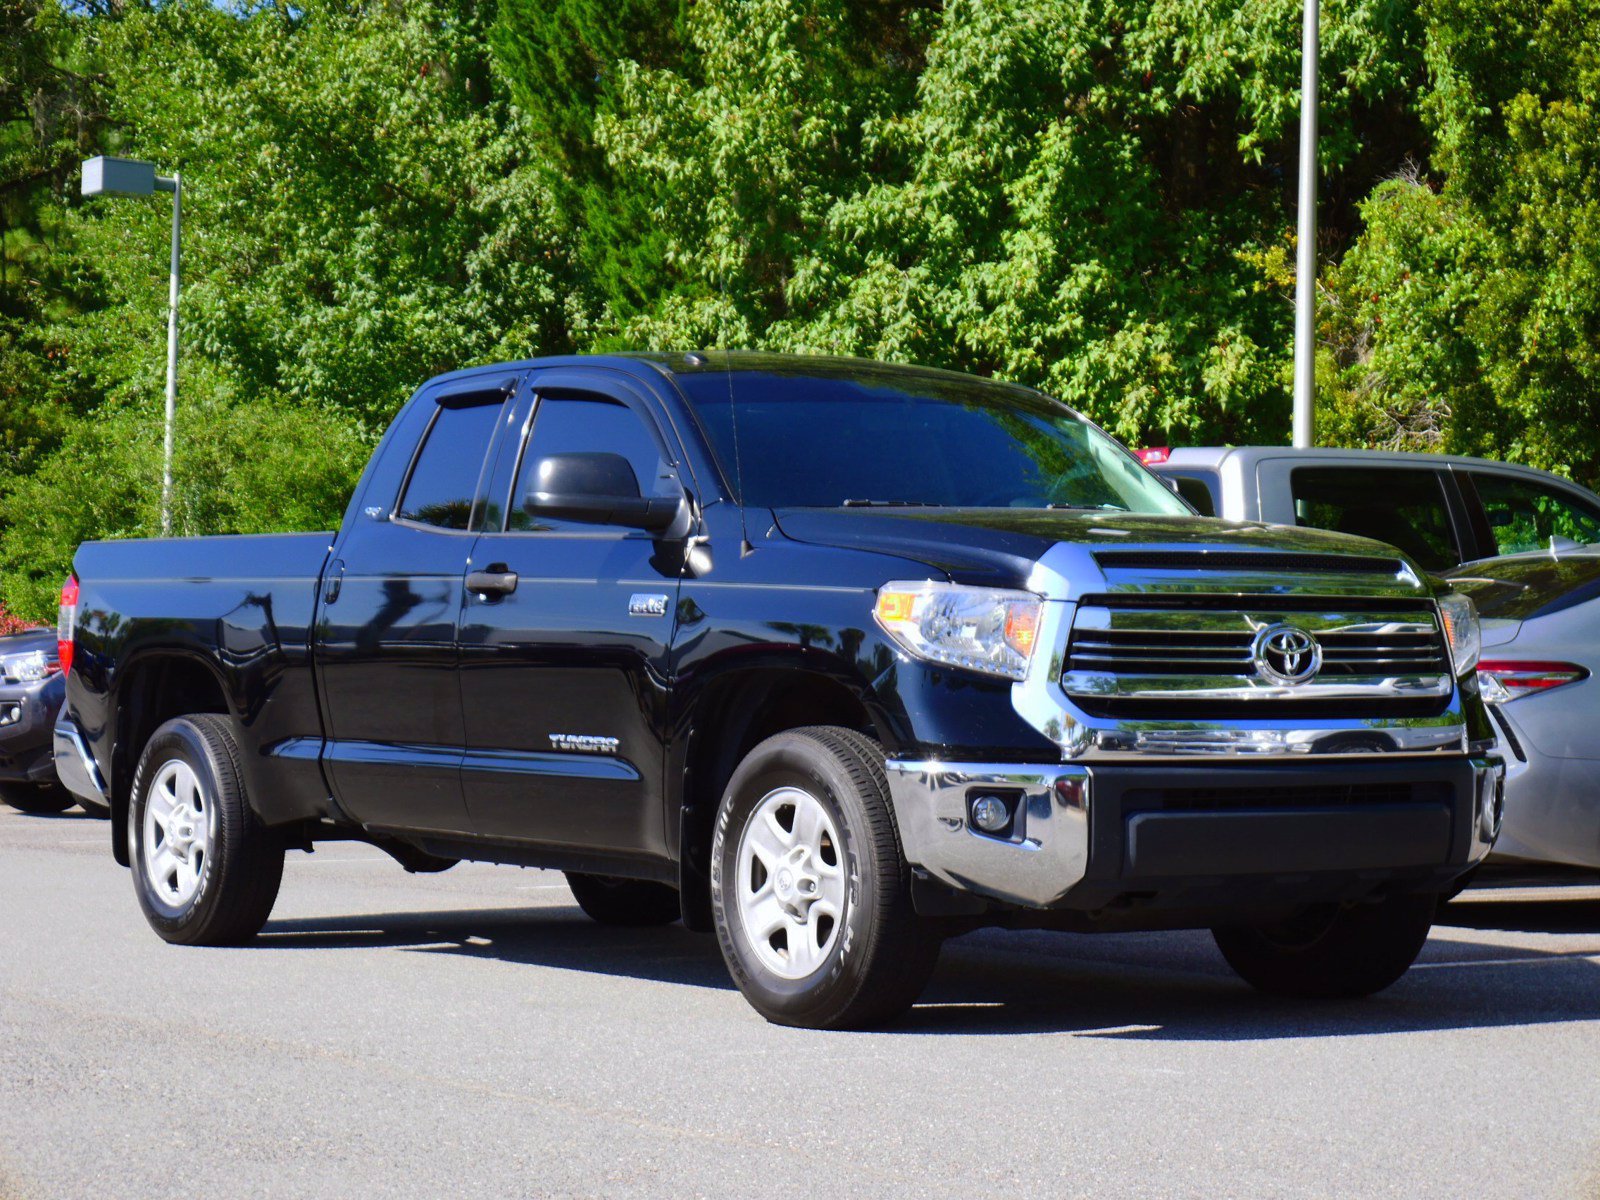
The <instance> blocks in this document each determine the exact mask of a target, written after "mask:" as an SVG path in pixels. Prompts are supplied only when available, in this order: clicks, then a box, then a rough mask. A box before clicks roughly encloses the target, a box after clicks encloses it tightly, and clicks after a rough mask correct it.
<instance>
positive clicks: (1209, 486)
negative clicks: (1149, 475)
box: [1156, 470, 1218, 517]
mask: <svg viewBox="0 0 1600 1200" xmlns="http://www.w3.org/2000/svg"><path fill="white" fill-rule="evenodd" d="M1156 474H1157V475H1160V476H1162V477H1163V478H1166V479H1170V480H1171V481H1172V486H1173V487H1174V488H1176V489H1177V492H1178V495H1180V496H1182V497H1183V498H1184V499H1185V500H1187V501H1188V502H1189V504H1190V505H1191V506H1192V507H1193V508H1194V510H1195V512H1197V513H1199V514H1200V515H1201V516H1202V517H1214V516H1216V515H1217V507H1218V506H1217V477H1216V475H1215V474H1214V473H1212V472H1199V471H1194V472H1183V473H1181V474H1180V473H1179V472H1177V471H1164V470H1158V471H1157V472H1156Z"/></svg>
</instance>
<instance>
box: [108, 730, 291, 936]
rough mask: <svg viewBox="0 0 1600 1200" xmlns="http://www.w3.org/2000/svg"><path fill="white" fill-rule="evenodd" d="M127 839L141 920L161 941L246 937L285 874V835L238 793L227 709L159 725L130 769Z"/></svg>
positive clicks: (240, 780)
mask: <svg viewBox="0 0 1600 1200" xmlns="http://www.w3.org/2000/svg"><path fill="white" fill-rule="evenodd" d="M128 846H129V849H130V860H131V865H132V868H133V886H134V891H135V892H136V893H137V895H138V897H139V906H140V907H141V908H142V909H143V910H144V915H145V919H146V920H148V921H149V922H150V926H151V928H152V929H154V930H155V931H156V932H157V933H158V934H160V935H161V937H163V938H164V939H166V940H167V941H169V942H175V943H179V944H182V945H189V946H230V945H237V944H239V943H240V942H245V941H248V940H249V939H250V938H252V937H254V936H255V935H256V934H257V933H258V932H260V929H261V927H262V926H263V925H265V924H266V922H267V917H268V916H269V915H270V914H271V912H272V905H273V902H274V901H275V900H276V899H277V896H278V884H279V882H280V881H281V879H282V877H283V842H282V839H281V838H279V836H278V835H277V833H275V832H274V831H273V830H270V829H268V828H266V827H265V826H263V825H262V824H261V821H260V819H259V818H258V817H257V816H256V814H255V812H254V810H253V809H251V807H250V804H249V802H248V800H247V798H246V796H245V789H244V780H243V778H242V777H241V774H240V770H239V749H238V744H237V742H236V741H235V740H234V736H233V730H232V728H231V727H230V726H229V724H228V721H227V718H226V717H221V716H217V715H215V714H211V713H203V714H198V715H195V716H188V717H178V718H176V719H174V720H171V721H168V722H167V723H166V724H165V725H163V726H161V728H159V729H157V730H156V732H155V735H154V736H153V737H151V739H150V741H149V743H148V744H147V745H146V746H145V748H144V753H143V754H142V755H141V756H140V758H139V768H138V770H137V771H136V772H135V774H134V778H133V795H132V797H131V799H130V801H129V804H128Z"/></svg>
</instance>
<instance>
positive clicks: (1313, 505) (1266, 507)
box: [1258, 455, 1472, 571]
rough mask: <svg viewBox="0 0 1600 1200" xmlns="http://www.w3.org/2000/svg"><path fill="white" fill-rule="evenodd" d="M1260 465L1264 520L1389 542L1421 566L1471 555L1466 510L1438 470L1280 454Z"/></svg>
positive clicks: (1440, 566) (1443, 566)
mask: <svg viewBox="0 0 1600 1200" xmlns="http://www.w3.org/2000/svg"><path fill="white" fill-rule="evenodd" d="M1258 470H1259V477H1260V480H1261V489H1262V497H1263V499H1262V506H1261V507H1262V519H1263V520H1268V521H1276V522H1279V523H1282V524H1295V525H1306V526H1311V527H1313V528H1316V529H1331V530H1334V531H1335V532H1338V533H1350V534H1355V535H1356V536H1358V537H1367V538H1373V539H1375V540H1376V541H1380V542H1387V543H1388V544H1389V545H1391V546H1397V547H1399V549H1401V550H1403V551H1404V552H1405V553H1406V554H1407V555H1409V556H1410V557H1411V558H1412V559H1413V560H1414V561H1415V562H1416V563H1417V564H1418V565H1419V566H1420V567H1422V569H1423V570H1425V571H1444V570H1448V569H1449V568H1451V567H1453V566H1456V565H1457V564H1458V563H1461V562H1465V561H1466V560H1467V559H1468V558H1470V557H1472V554H1471V546H1472V539H1471V534H1470V530H1469V529H1468V526H1467V522H1466V519H1465V514H1464V513H1462V512H1460V511H1458V510H1459V509H1460V503H1459V501H1458V500H1457V499H1456V498H1455V494H1454V493H1455V489H1454V488H1453V487H1452V486H1451V485H1450V482H1449V480H1448V477H1447V473H1446V472H1445V471H1443V470H1441V469H1438V468H1435V467H1431V466H1425V465H1414V464H1412V463H1410V462H1405V461H1388V462H1386V461H1383V460H1381V459H1354V460H1349V461H1340V460H1339V459H1337V458H1323V457H1320V456H1319V457H1307V458H1297V457H1294V456H1289V455H1285V456H1282V457H1277V458H1271V459H1264V460H1262V462H1261V463H1260V465H1259V467H1258ZM1269 495H1270V496H1271V497H1272V498H1273V502H1272V503H1271V504H1269V503H1268V502H1267V497H1268V496H1269Z"/></svg>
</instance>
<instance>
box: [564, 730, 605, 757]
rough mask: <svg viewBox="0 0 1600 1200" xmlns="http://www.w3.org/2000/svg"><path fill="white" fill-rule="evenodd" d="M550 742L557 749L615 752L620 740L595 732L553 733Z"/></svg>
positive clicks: (599, 752) (598, 752) (601, 752)
mask: <svg viewBox="0 0 1600 1200" xmlns="http://www.w3.org/2000/svg"><path fill="white" fill-rule="evenodd" d="M550 744H551V745H552V746H554V747H555V748H556V749H557V750H579V751H582V752H583V753H584V754H615V753H616V752H617V746H618V744H619V743H618V740H617V739H616V738H614V737H601V736H600V735H599V734H594V733H552V734H551V735H550Z"/></svg>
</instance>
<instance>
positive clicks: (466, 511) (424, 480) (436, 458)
mask: <svg viewBox="0 0 1600 1200" xmlns="http://www.w3.org/2000/svg"><path fill="white" fill-rule="evenodd" d="M474 399H477V398H476V397H474ZM504 399H505V397H504V395H503V394H500V395H491V396H488V397H486V398H485V400H484V401H480V402H478V403H471V404H467V405H464V406H452V407H445V406H443V405H441V406H440V408H439V410H438V412H437V413H435V414H434V418H433V422H432V424H430V425H429V426H428V432H427V435H426V436H425V437H424V439H423V442H422V449H421V450H420V451H419V452H418V454H417V457H416V461H415V462H414V463H413V464H412V466H411V476H410V478H409V479H407V480H406V487H405V492H404V494H403V495H402V496H401V499H400V506H399V508H398V509H397V510H396V512H395V516H396V517H398V518H399V519H401V520H404V521H415V522H417V523H418V524H419V525H432V526H434V527H435V528H438V529H466V528H468V527H469V526H470V525H471V523H472V504H473V501H474V499H475V498H476V497H477V495H478V477H479V476H480V475H481V474H482V472H483V460H484V457H485V456H486V455H487V453H488V451H489V441H490V439H491V438H493V436H494V427H495V421H496V420H497V419H498V418H499V416H500V409H501V406H502V402H503V401H504Z"/></svg>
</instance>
